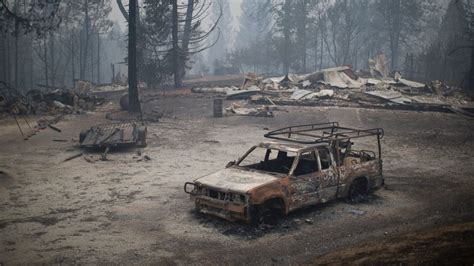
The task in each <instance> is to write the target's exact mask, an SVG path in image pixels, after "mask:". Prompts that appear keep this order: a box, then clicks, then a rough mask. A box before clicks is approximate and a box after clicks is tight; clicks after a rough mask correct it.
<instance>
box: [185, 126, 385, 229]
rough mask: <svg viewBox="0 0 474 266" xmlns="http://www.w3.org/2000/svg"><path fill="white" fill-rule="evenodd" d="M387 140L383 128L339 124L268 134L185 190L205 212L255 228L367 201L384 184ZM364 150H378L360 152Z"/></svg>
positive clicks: (287, 129)
mask: <svg viewBox="0 0 474 266" xmlns="http://www.w3.org/2000/svg"><path fill="white" fill-rule="evenodd" d="M383 135H384V132H383V129H381V128H376V129H354V128H347V127H341V126H339V124H338V123H337V122H330V123H321V124H310V125H300V126H291V127H286V128H282V129H278V130H275V131H271V132H269V133H267V134H265V137H266V138H269V139H270V141H267V142H263V143H260V144H258V145H255V146H253V147H252V148H250V149H249V150H248V151H247V152H246V153H245V154H244V155H243V156H242V157H241V158H239V159H238V160H237V161H233V162H230V163H229V164H228V165H227V166H226V169H224V170H221V171H219V172H216V173H214V174H211V175H207V176H204V177H201V178H198V179H196V180H195V181H194V182H187V183H186V184H185V185H184V190H185V192H186V193H188V194H191V198H192V199H194V201H195V204H196V209H197V210H198V211H199V212H201V213H206V214H211V215H214V216H218V217H221V218H224V219H227V220H230V221H235V220H243V221H246V222H255V223H268V222H271V221H274V220H275V219H276V218H277V216H279V215H286V214H288V213H289V212H291V211H294V210H296V209H299V208H303V207H306V206H310V205H314V204H318V203H324V202H327V201H330V200H333V199H338V198H347V199H348V200H350V201H355V202H356V201H360V200H364V199H365V198H366V196H367V195H368V193H370V192H372V191H373V190H375V189H377V188H380V187H381V186H383V184H384V179H383V175H382V158H381V155H382V151H381V146H380V140H381V139H382V138H383ZM353 141H354V142H357V143H356V144H354V142H353ZM366 146H369V147H370V146H373V147H375V148H376V149H377V150H376V152H374V151H371V150H364V149H356V148H358V147H366Z"/></svg>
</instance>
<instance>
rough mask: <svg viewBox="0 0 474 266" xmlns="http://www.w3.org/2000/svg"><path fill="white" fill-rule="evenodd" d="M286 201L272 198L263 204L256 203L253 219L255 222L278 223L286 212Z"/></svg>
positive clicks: (253, 209)
mask: <svg viewBox="0 0 474 266" xmlns="http://www.w3.org/2000/svg"><path fill="white" fill-rule="evenodd" d="M284 206H285V205H284V201H283V199H281V198H271V199H268V200H266V201H265V202H264V203H263V204H259V205H254V206H253V208H252V220H253V222H254V223H255V224H257V225H258V224H276V223H277V222H278V218H279V217H280V216H281V215H283V213H284Z"/></svg>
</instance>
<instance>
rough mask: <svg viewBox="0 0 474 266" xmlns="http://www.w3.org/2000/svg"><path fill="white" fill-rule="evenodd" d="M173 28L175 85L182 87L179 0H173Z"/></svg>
mask: <svg viewBox="0 0 474 266" xmlns="http://www.w3.org/2000/svg"><path fill="white" fill-rule="evenodd" d="M172 19H173V29H172V42H173V51H172V54H173V55H172V56H173V76H174V86H175V87H176V88H180V87H181V86H182V80H181V68H180V66H179V65H180V64H179V46H178V0H174V1H173V17H172Z"/></svg>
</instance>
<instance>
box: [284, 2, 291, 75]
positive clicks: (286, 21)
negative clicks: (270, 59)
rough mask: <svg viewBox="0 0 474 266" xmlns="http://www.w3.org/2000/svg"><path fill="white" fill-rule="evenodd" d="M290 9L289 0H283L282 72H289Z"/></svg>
mask: <svg viewBox="0 0 474 266" xmlns="http://www.w3.org/2000/svg"><path fill="white" fill-rule="evenodd" d="M290 9H291V1H290V0H285V5H284V7H283V12H284V18H283V38H284V41H283V42H284V43H283V74H288V72H290V45H291V36H290V34H291V32H290V23H291V19H290Z"/></svg>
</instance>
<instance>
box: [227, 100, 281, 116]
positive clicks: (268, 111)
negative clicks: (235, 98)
mask: <svg viewBox="0 0 474 266" xmlns="http://www.w3.org/2000/svg"><path fill="white" fill-rule="evenodd" d="M226 111H227V112H230V113H233V114H236V115H242V116H257V117H273V110H272V108H271V107H269V106H263V107H256V108H248V107H243V106H242V105H239V104H237V103H232V105H231V106H230V107H228V108H226Z"/></svg>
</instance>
